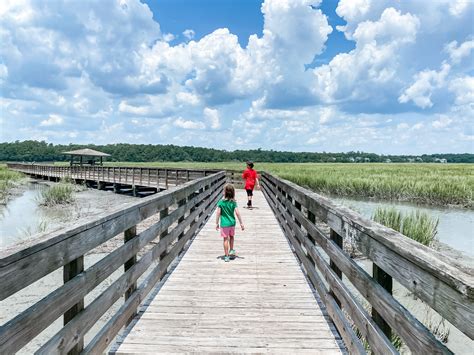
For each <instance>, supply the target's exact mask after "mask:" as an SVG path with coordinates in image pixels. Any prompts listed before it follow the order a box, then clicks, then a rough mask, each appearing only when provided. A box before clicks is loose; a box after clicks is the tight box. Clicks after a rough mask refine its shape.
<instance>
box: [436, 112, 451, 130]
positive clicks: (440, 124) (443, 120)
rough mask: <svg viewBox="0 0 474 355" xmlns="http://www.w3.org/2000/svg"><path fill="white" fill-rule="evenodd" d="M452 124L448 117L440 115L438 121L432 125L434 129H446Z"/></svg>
mask: <svg viewBox="0 0 474 355" xmlns="http://www.w3.org/2000/svg"><path fill="white" fill-rule="evenodd" d="M452 122H453V120H452V119H451V118H449V117H448V116H446V115H441V116H440V117H439V119H437V120H435V121H433V123H432V125H433V127H434V128H436V129H441V128H445V127H448V126H449V125H450V124H451V123H452Z"/></svg>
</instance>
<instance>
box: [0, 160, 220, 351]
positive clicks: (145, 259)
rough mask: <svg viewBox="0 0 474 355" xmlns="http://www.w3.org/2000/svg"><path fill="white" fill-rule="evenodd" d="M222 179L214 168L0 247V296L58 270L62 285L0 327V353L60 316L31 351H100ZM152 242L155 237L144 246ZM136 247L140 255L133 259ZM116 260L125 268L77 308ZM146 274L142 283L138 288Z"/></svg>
mask: <svg viewBox="0 0 474 355" xmlns="http://www.w3.org/2000/svg"><path fill="white" fill-rule="evenodd" d="M61 169H64V168H63V167H58V170H57V171H58V172H61V171H63V170H61ZM225 181H226V176H225V173H224V172H218V173H214V174H212V175H210V176H207V177H202V178H199V179H197V180H195V181H191V182H187V183H185V184H183V185H180V186H178V187H174V188H171V189H170V190H168V191H165V192H162V193H160V194H157V195H153V196H150V197H147V198H144V199H141V200H137V202H132V203H130V204H129V205H127V207H125V208H123V207H122V209H120V210H119V211H116V212H113V213H106V214H105V215H102V216H99V217H97V218H93V219H91V220H89V221H88V222H87V223H82V224H80V225H77V226H75V227H72V228H70V229H67V230H62V231H59V232H55V233H53V234H51V235H48V236H47V239H40V240H39V241H34V242H32V243H31V245H26V246H23V247H22V248H21V249H19V250H4V251H2V252H0V280H1V282H0V284H1V287H0V300H5V299H7V298H9V297H11V296H12V295H15V293H17V292H18V291H20V290H22V289H24V288H25V287H27V286H29V285H31V284H33V283H34V282H36V281H37V280H40V279H42V278H43V277H45V276H47V275H48V274H50V273H51V272H53V271H54V270H56V269H58V268H61V267H63V268H64V272H63V275H64V284H63V285H62V286H61V287H59V288H58V289H56V290H54V291H52V292H51V293H49V294H48V295H47V296H46V297H45V298H43V299H41V300H40V301H39V302H37V303H35V304H34V305H32V306H31V307H29V308H28V309H26V310H24V311H23V312H21V313H20V314H18V315H17V316H16V317H14V318H13V319H11V320H9V321H8V322H7V323H5V324H4V325H2V327H1V328H0V354H12V353H15V352H17V351H18V350H20V349H22V348H23V347H24V346H25V345H26V344H27V343H28V342H29V341H30V340H32V339H33V338H35V337H36V336H37V335H38V334H40V333H41V332H42V331H43V330H45V329H46V328H48V327H49V326H50V325H51V324H52V323H53V322H54V321H55V320H56V319H58V318H59V317H61V316H62V315H64V323H65V325H64V326H63V327H62V328H61V330H60V331H59V332H58V333H56V334H55V335H54V336H53V337H51V338H50V339H49V340H48V341H47V342H46V343H45V344H43V345H42V346H41V348H40V349H39V350H38V351H37V353H38V354H56V353H66V352H72V353H78V352H80V351H84V353H100V352H102V351H103V350H104V349H106V348H107V346H108V345H109V344H110V342H111V341H112V340H113V338H114V337H115V336H116V334H117V333H118V332H119V331H120V329H121V328H122V327H123V326H124V325H126V324H127V322H128V321H129V320H130V318H131V317H132V316H133V315H134V314H135V312H136V311H137V308H138V307H139V305H140V304H141V303H142V301H143V300H144V299H145V298H146V296H147V295H148V293H149V292H150V290H152V289H153V287H154V286H155V284H156V283H157V282H158V281H159V280H160V279H161V278H163V276H164V275H165V274H166V273H167V269H168V267H169V266H170V264H171V263H172V262H173V261H174V260H175V259H176V258H177V257H178V255H179V254H180V252H182V251H183V249H184V248H185V246H186V244H187V242H188V241H189V240H190V239H191V238H192V237H193V236H194V235H195V234H196V233H197V231H198V230H199V229H200V228H201V227H202V226H203V225H204V223H205V222H206V220H207V219H208V218H209V216H210V214H211V213H212V210H213V209H214V208H215V206H216V203H217V200H218V199H219V197H220V196H221V195H222V188H223V185H224V183H225ZM157 214H159V216H160V219H159V221H158V222H155V223H154V224H152V225H151V226H149V227H147V228H146V229H145V230H143V231H142V232H140V233H137V228H136V226H137V224H138V223H140V222H141V221H143V220H145V219H147V218H149V217H151V216H154V215H157ZM121 233H124V244H123V245H121V246H120V247H117V248H115V249H114V250H113V251H112V252H111V253H110V254H108V255H107V256H105V257H104V258H103V259H101V260H100V261H98V262H97V263H96V264H94V265H92V266H90V267H89V268H87V269H86V270H84V255H85V254H86V253H87V252H89V251H91V250H92V249H94V248H96V247H98V246H99V245H101V244H103V243H104V242H106V241H108V240H110V239H111V238H113V237H115V236H117V235H119V234H121ZM155 240H158V242H155V244H153V243H152V244H150V242H152V241H155ZM140 251H141V252H142V253H144V254H143V255H141V256H140V257H138V256H137V254H138V253H139V252H140ZM122 265H124V273H123V274H122V275H121V276H120V277H119V278H118V279H117V280H115V281H114V282H113V283H112V284H111V285H110V286H109V287H107V288H106V289H105V290H104V291H103V292H101V293H100V295H99V296H98V297H97V298H95V300H94V301H92V303H90V304H89V305H87V306H86V307H84V297H85V296H86V295H87V294H89V293H90V292H91V291H92V290H93V289H94V288H95V287H97V286H98V285H99V284H101V283H102V282H103V281H104V280H105V279H107V278H108V277H109V276H110V275H111V274H112V273H113V272H115V271H116V270H118V269H119V268H120V267H121V266H122ZM145 273H148V274H147V276H146V277H145V279H144V281H143V282H141V284H140V285H137V280H138V278H139V277H140V276H141V275H144V274H145ZM123 295H125V303H124V304H123V305H122V306H121V307H120V309H119V310H118V311H117V312H116V313H115V314H114V315H113V316H112V317H111V318H110V320H108V321H107V322H106V323H105V325H104V326H103V327H102V328H101V329H100V331H98V332H97V333H96V334H95V336H94V338H93V339H92V340H91V341H90V342H89V343H88V344H86V346H85V348H83V346H84V344H83V342H84V340H83V339H84V335H85V334H86V333H87V332H88V331H89V330H90V329H91V328H92V326H93V325H94V324H96V322H97V321H98V320H99V319H100V317H101V316H102V315H103V314H104V313H105V312H106V311H107V310H109V308H110V307H111V306H112V305H113V304H114V303H115V302H116V301H117V300H119V299H120V297H122V296H123Z"/></svg>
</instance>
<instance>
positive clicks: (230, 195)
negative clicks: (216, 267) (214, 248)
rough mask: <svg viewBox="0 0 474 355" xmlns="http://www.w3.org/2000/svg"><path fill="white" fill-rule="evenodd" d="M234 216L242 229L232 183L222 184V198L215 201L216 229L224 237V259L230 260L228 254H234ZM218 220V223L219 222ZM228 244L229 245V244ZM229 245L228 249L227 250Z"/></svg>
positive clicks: (242, 225)
mask: <svg viewBox="0 0 474 355" xmlns="http://www.w3.org/2000/svg"><path fill="white" fill-rule="evenodd" d="M235 216H237V218H238V220H239V224H240V228H242V230H244V224H243V223H242V217H240V213H239V210H238V208H237V202H235V189H234V186H233V185H232V184H227V185H225V186H224V198H223V199H222V200H220V201H219V202H218V203H217V215H216V230H219V226H220V230H221V237H223V238H224V253H225V256H224V261H225V262H228V261H229V260H230V257H229V256H233V257H234V256H235V250H234V235H235ZM219 222H220V224H219ZM229 244H230V245H229ZM229 247H230V251H229Z"/></svg>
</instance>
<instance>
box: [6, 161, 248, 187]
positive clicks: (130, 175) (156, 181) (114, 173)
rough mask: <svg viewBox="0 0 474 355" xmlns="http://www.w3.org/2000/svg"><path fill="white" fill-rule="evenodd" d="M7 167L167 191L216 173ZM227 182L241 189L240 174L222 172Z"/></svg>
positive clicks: (41, 166)
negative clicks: (172, 187) (171, 187)
mask: <svg viewBox="0 0 474 355" xmlns="http://www.w3.org/2000/svg"><path fill="white" fill-rule="evenodd" d="M7 167H8V168H9V169H12V170H16V171H19V172H22V173H25V174H29V175H34V176H44V177H52V178H55V179H56V180H60V179H66V178H70V179H75V180H82V181H102V182H108V183H115V184H124V185H139V186H147V187H157V188H163V189H168V188H169V187H170V186H177V185H181V184H184V183H185V182H188V181H191V180H195V179H198V178H201V177H203V176H208V175H211V174H214V173H216V172H217V171H219V170H216V169H183V168H153V167H125V166H72V167H71V166H57V165H47V164H27V163H8V164H7ZM225 171H226V176H227V181H228V182H230V183H232V184H234V185H235V187H236V188H243V186H244V184H243V180H242V171H238V170H225Z"/></svg>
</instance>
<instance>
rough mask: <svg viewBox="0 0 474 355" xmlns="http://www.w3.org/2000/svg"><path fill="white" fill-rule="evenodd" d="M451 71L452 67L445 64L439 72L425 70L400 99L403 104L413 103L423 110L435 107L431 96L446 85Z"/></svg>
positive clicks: (416, 77) (415, 78) (417, 75)
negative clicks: (434, 91)
mask: <svg viewBox="0 0 474 355" xmlns="http://www.w3.org/2000/svg"><path fill="white" fill-rule="evenodd" d="M450 70H451V66H450V65H449V64H447V63H443V65H442V66H441V68H440V70H439V71H435V70H424V71H422V72H420V73H418V74H416V75H415V77H414V80H415V81H414V83H413V84H412V85H411V86H410V87H408V88H407V89H405V91H404V92H403V94H402V95H400V97H399V98H398V101H399V102H401V103H407V102H408V101H413V102H414V104H415V105H417V106H419V107H421V108H427V107H431V106H433V102H432V101H431V95H432V93H433V90H435V89H438V88H440V87H442V86H443V85H444V84H445V81H446V77H447V76H448V74H449V71H450Z"/></svg>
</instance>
